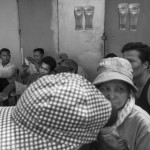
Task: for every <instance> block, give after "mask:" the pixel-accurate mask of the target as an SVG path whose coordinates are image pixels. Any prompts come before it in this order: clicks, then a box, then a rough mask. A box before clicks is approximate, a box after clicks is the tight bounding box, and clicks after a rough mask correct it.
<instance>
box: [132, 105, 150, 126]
mask: <svg viewBox="0 0 150 150" xmlns="http://www.w3.org/2000/svg"><path fill="white" fill-rule="evenodd" d="M130 117H131V118H133V120H135V121H138V122H143V123H145V124H149V125H150V115H149V114H148V113H147V112H146V111H145V110H144V109H142V108H141V107H139V106H137V105H135V106H134V108H133V110H132V112H131V114H130Z"/></svg>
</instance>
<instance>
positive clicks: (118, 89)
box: [116, 87, 126, 92]
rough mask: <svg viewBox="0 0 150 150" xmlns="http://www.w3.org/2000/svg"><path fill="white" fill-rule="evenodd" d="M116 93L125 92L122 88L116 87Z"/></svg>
mask: <svg viewBox="0 0 150 150" xmlns="http://www.w3.org/2000/svg"><path fill="white" fill-rule="evenodd" d="M116 91H119V92H124V91H126V89H125V88H124V87H117V88H116Z"/></svg>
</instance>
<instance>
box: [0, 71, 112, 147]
mask: <svg viewBox="0 0 150 150" xmlns="http://www.w3.org/2000/svg"><path fill="white" fill-rule="evenodd" d="M111 110H112V109H111V104H110V102H109V101H107V100H106V99H105V98H104V96H103V95H102V94H101V93H100V92H99V91H98V90H97V89H96V88H95V87H94V86H93V85H92V84H91V83H90V82H88V81H87V80H86V79H84V78H82V77H81V76H79V75H76V74H71V73H61V74H57V75H49V76H48V75H47V76H44V77H42V78H40V79H39V80H37V81H36V82H34V83H33V84H31V85H30V86H29V87H28V88H27V90H26V91H25V92H24V93H23V95H22V96H21V98H20V99H19V102H18V103H17V105H16V106H14V107H6V108H0V150H39V149H41V150H72V149H74V148H76V147H78V146H80V145H82V144H84V143H89V142H91V141H93V140H95V139H96V137H97V134H98V132H99V130H100V129H101V128H102V127H103V126H104V125H105V124H106V122H107V121H108V119H109V117H110V114H111Z"/></svg>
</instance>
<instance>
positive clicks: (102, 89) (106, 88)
mask: <svg viewBox="0 0 150 150" xmlns="http://www.w3.org/2000/svg"><path fill="white" fill-rule="evenodd" d="M99 90H100V91H108V90H109V89H108V87H105V86H103V87H100V88H99Z"/></svg>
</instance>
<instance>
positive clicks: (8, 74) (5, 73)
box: [0, 60, 17, 79]
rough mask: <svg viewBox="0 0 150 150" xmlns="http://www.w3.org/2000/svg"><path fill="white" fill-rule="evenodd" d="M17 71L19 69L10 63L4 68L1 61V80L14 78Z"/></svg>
mask: <svg viewBox="0 0 150 150" xmlns="http://www.w3.org/2000/svg"><path fill="white" fill-rule="evenodd" d="M16 71H17V67H16V66H15V65H14V64H12V63H11V62H9V63H8V64H7V65H5V66H3V65H2V61H1V60H0V78H7V79H8V78H12V77H13V76H14V75H15V73H16Z"/></svg>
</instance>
